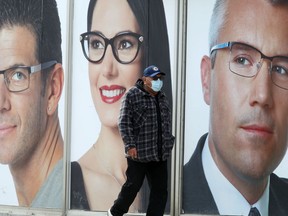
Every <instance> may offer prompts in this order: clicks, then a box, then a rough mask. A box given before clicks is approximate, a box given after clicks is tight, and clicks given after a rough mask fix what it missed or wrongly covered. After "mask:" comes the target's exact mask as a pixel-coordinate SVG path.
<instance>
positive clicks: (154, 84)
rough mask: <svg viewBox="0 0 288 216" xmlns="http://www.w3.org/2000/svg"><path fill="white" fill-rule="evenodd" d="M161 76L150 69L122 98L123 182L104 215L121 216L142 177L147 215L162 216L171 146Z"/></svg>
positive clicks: (172, 142)
mask: <svg viewBox="0 0 288 216" xmlns="http://www.w3.org/2000/svg"><path fill="white" fill-rule="evenodd" d="M164 76H165V73H164V72H162V71H160V69H159V68H158V67H156V66H154V65H151V66H149V67H147V68H146V69H145V70H144V73H143V76H142V78H141V79H139V80H138V81H137V82H136V85H135V86H133V87H132V88H131V89H130V90H129V91H128V92H127V93H126V95H125V96H124V98H123V100H122V104H121V109H120V117H119V123H118V126H119V131H120V134H121V137H122V139H123V141H124V145H125V152H126V156H127V163H128V167H127V170H126V176H127V180H126V182H125V184H124V185H123V186H122V189H121V191H120V193H119V195H118V198H117V200H116V201H115V202H114V205H113V206H112V207H111V209H109V210H108V215H109V216H110V215H113V216H122V215H123V214H125V213H127V211H128V209H129V206H130V205H131V204H132V203H133V200H134V198H135V197H136V195H137V193H138V191H139V189H140V188H141V186H142V183H143V181H144V178H145V176H146V177H147V180H148V183H149V187H150V198H149V205H148V209H147V214H146V215H147V216H149V215H163V214H164V210H165V205H166V201H167V194H168V191H167V186H168V184H167V179H168V169H167V159H168V157H169V156H170V154H171V150H172V148H173V144H174V136H173V135H172V129H171V128H172V125H171V111H170V109H169V104H168V100H167V97H166V96H165V94H164V93H163V92H162V91H161V88H162V86H163V77H164Z"/></svg>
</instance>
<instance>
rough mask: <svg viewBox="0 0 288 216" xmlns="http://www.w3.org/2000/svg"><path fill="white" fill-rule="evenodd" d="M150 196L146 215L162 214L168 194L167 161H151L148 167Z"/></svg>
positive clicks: (160, 215) (158, 215) (157, 215)
mask: <svg viewBox="0 0 288 216" xmlns="http://www.w3.org/2000/svg"><path fill="white" fill-rule="evenodd" d="M147 179H148V182H149V186H150V198H149V205H148V209H147V214H146V216H162V215H163V214H164V211H165V206H166V202H167V196H168V190H167V186H168V183H167V182H168V170H167V161H160V162H150V163H149V165H148V167H147Z"/></svg>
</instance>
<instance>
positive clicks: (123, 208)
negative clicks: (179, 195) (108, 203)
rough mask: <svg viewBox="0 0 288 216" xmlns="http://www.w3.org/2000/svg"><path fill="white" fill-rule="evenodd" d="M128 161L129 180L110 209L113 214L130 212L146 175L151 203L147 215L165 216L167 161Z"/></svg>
mask: <svg viewBox="0 0 288 216" xmlns="http://www.w3.org/2000/svg"><path fill="white" fill-rule="evenodd" d="M127 162H128V167H127V170H126V176H127V180H126V182H125V183H124V185H123V186H122V189H121V191H120V193H119V195H118V198H117V200H115V202H114V205H113V206H112V207H111V209H110V211H111V213H112V215H113V216H122V215H123V214H125V213H127V212H128V210H129V207H130V205H131V204H132V203H133V201H134V199H135V197H136V195H137V193H138V191H139V190H140V188H141V186H142V184H143V181H144V178H145V176H146V177H147V180H148V184H149V187H150V197H149V205H148V209H147V213H146V215H147V216H163V214H164V210H165V205H166V201H167V194H168V191H167V185H168V183H167V179H168V170H167V161H160V162H148V163H142V162H136V161H133V160H131V159H129V158H128V159H127Z"/></svg>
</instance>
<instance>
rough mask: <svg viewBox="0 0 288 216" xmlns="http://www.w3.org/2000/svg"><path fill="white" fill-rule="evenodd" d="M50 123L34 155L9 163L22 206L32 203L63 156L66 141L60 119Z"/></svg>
mask: <svg viewBox="0 0 288 216" xmlns="http://www.w3.org/2000/svg"><path fill="white" fill-rule="evenodd" d="M50 123H51V122H50ZM50 123H48V126H47V128H46V131H45V134H44V136H43V138H42V139H41V140H40V142H39V143H38V145H37V148H36V149H35V150H34V151H33V152H32V155H30V156H29V157H26V158H25V159H24V160H21V161H19V162H18V163H17V164H13V165H9V168H10V171H11V174H12V177H13V180H14V185H15V189H16V193H17V198H18V202H19V205H20V206H30V205H31V203H32V201H33V199H34V198H35V195H36V194H37V192H38V190H39V188H40V187H41V185H42V184H43V183H44V181H45V180H46V179H47V177H48V175H49V174H50V172H51V171H52V170H53V168H54V167H55V165H56V164H57V162H58V161H59V160H60V159H61V158H62V157H63V146H64V145H63V143H64V141H63V138H62V135H61V131H60V125H59V121H58V119H55V122H53V123H51V124H50Z"/></svg>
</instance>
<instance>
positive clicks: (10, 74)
mask: <svg viewBox="0 0 288 216" xmlns="http://www.w3.org/2000/svg"><path fill="white" fill-rule="evenodd" d="M56 63H57V61H49V62H45V63H42V64H39V65H34V66H21V65H20V66H15V67H11V68H8V69H6V70H2V71H0V74H3V75H4V81H5V85H6V87H7V89H8V90H9V91H10V92H21V91H24V90H26V89H28V88H29V84H30V75H31V74H33V73H36V72H38V71H42V70H44V69H47V68H50V67H52V66H54V65H55V64H56Z"/></svg>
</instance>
